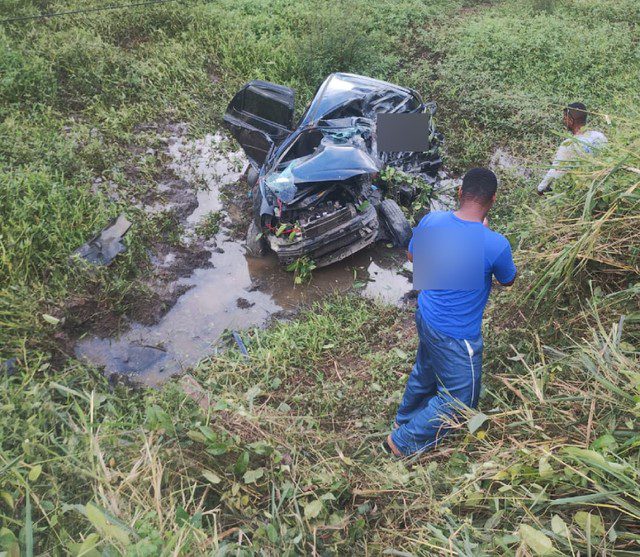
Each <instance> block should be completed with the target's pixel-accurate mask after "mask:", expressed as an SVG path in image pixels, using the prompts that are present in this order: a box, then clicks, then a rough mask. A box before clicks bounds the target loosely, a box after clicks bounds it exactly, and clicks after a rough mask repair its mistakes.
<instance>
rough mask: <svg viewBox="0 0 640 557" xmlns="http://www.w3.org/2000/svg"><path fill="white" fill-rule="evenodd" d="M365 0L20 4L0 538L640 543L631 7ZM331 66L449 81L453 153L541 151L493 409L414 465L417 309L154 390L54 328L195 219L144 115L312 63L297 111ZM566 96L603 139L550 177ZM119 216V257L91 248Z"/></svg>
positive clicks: (494, 379) (221, 358) (505, 182)
mask: <svg viewBox="0 0 640 557" xmlns="http://www.w3.org/2000/svg"><path fill="white" fill-rule="evenodd" d="M348 4H349V6H348V7H349V9H345V7H344V5H343V3H338V2H333V1H330V2H319V1H318V2H316V1H309V2H293V1H289V0H260V1H258V2H254V1H252V2H249V1H240V2H231V1H230V0H222V1H219V2H205V1H193V2H187V1H177V2H170V3H166V4H160V5H156V6H147V7H144V8H140V9H135V10H133V9H132V10H130V11H127V12H96V13H92V14H77V15H74V16H65V17H59V18H51V19H44V20H35V21H29V22H22V23H20V24H17V23H16V24H4V25H2V26H0V75H1V77H0V214H1V216H2V218H1V220H0V357H1V360H0V361H3V360H4V359H7V358H15V364H12V365H3V366H0V554H2V552H4V553H5V554H6V555H9V556H11V557H13V556H17V555H64V554H72V555H85V556H94V555H105V556H107V555H132V556H133V555H136V556H142V555H227V554H233V555H254V554H263V555H298V554H314V553H315V554H322V555H332V554H335V555H348V554H358V555H360V554H372V555H378V554H387V555H465V556H474V557H475V556H479V555H519V556H525V555H575V556H577V555H616V556H631V555H638V554H640V528H639V526H638V525H639V524H640V488H639V486H640V432H639V430H638V424H639V422H640V366H639V360H640V354H639V347H640V326H639V322H640V304H639V299H640V298H639V296H638V294H639V288H640V286H639V285H640V268H639V267H640V264H639V260H638V258H639V250H638V245H639V242H638V224H639V223H638V214H639V209H640V206H639V205H640V190H639V189H638V185H639V184H640V160H639V155H638V153H639V150H640V145H639V143H638V131H637V130H638V124H639V122H640V118H639V117H638V114H637V112H636V111H635V110H634V108H633V107H634V106H637V104H638V100H639V99H638V94H639V93H638V91H640V88H639V87H638V85H640V84H639V83H638V80H639V79H640V77H639V76H640V71H639V70H640V62H639V60H640V58H639V57H638V54H639V52H640V51H639V50H638V48H639V47H638V44H639V43H638V22H639V21H640V9H639V8H638V5H637V3H636V2H634V1H632V0H623V1H616V2H614V1H609V0H606V1H596V0H572V1H570V2H557V1H553V0H545V1H541V0H530V1H525V2H515V1H511V0H505V1H502V2H495V3H491V4H489V3H485V2H472V1H460V2H456V1H452V2H444V1H436V2H428V3H427V2H418V1H415V0H402V1H401V2H387V1H380V2H370V1H369V2H364V1H360V0H352V1H350V2H349V3H348ZM4 7H5V9H4V10H3V16H2V17H5V15H6V17H12V16H15V17H18V16H26V15H34V14H38V13H41V12H42V11H46V12H49V11H51V12H54V11H66V10H73V9H78V8H86V7H87V4H86V3H84V2H74V1H60V0H56V1H49V2H35V1H34V2H32V1H26V2H23V1H20V2H18V1H17V0H12V1H8V2H5V4H4ZM338 20H339V21H340V24H339V25H338V23H337V21H338ZM345 29H346V30H348V33H346V34H344V30H345ZM334 70H348V71H354V72H361V73H368V74H371V75H373V76H376V77H381V78H387V79H390V80H393V81H396V82H399V83H404V84H407V85H409V86H413V87H415V88H416V89H418V90H419V91H420V92H421V93H422V94H423V95H424V96H425V97H427V98H429V99H434V100H436V101H437V102H438V104H439V113H438V116H437V117H438V119H439V127H440V129H441V130H442V131H443V133H444V135H445V137H446V139H447V159H446V163H447V165H448V166H449V167H450V168H452V169H454V170H461V169H464V168H466V167H468V166H469V165H470V164H476V163H482V164H487V163H488V162H489V160H490V159H491V156H492V154H493V152H494V150H495V148H496V147H502V148H504V149H506V150H507V151H508V152H509V153H510V154H512V155H514V156H515V157H516V158H517V160H518V161H519V169H521V170H525V171H527V172H524V173H523V172H511V171H508V170H501V169H498V173H499V176H500V179H501V193H500V196H501V197H500V199H499V203H498V205H497V206H496V210H495V215H494V217H493V220H492V226H494V227H496V228H497V229H499V230H500V231H502V232H504V233H506V234H507V235H508V236H509V238H510V239H511V241H512V245H513V247H514V253H515V255H516V259H517V264H518V266H519V278H518V286H517V287H516V288H514V289H513V290H510V291H499V292H497V293H496V295H494V297H493V300H492V302H491V304H490V307H489V309H488V315H487V318H486V320H485V321H486V322H485V346H486V354H485V365H484V370H485V377H484V380H485V381H484V385H485V386H484V389H483V392H482V394H481V402H480V410H479V411H475V412H473V413H470V414H469V415H467V416H465V419H464V420H461V421H460V422H459V423H455V424H452V426H453V427H454V429H455V432H454V434H453V435H451V436H449V437H448V438H447V440H446V441H445V442H444V443H443V444H442V445H441V446H440V447H439V448H438V449H437V450H434V451H432V452H430V453H428V454H426V455H424V456H422V457H417V458H414V459H409V460H404V461H396V460H392V459H390V458H389V457H387V456H385V455H384V454H383V453H382V451H380V450H379V449H378V446H379V442H380V441H381V440H382V439H383V438H384V436H385V435H386V434H387V433H388V430H389V427H390V424H391V421H392V418H393V412H394V410H395V408H396V405H397V403H398V401H399V398H400V396H401V394H402V390H403V388H404V384H405V381H406V376H407V373H408V372H409V371H410V369H411V366H412V363H413V362H412V359H413V352H414V350H415V347H416V338H415V332H414V326H413V321H412V319H413V316H412V310H411V309H408V308H393V307H388V306H385V305H382V304H378V303H375V302H370V301H364V300H362V299H360V298H358V297H357V296H342V297H334V298H331V299H328V300H327V301H325V302H323V303H321V304H318V305H316V306H314V307H312V308H307V309H306V310H304V311H302V313H301V314H300V315H299V316H298V317H297V318H295V319H293V320H292V321H289V322H276V323H274V324H273V325H272V326H271V327H269V328H268V329H265V330H263V329H260V330H252V331H246V332H244V333H243V337H244V340H245V343H246V345H247V348H248V351H249V357H248V358H247V357H245V356H243V355H242V354H241V353H240V352H239V351H237V350H236V349H235V348H234V347H229V348H228V349H227V350H225V351H224V352H222V353H220V354H216V355H212V356H211V357H210V358H208V359H206V360H205V361H203V362H201V363H200V364H199V365H198V366H197V367H196V368H195V369H193V370H192V371H191V373H190V374H189V375H188V377H186V378H182V379H176V380H173V381H170V382H168V383H167V384H166V385H165V386H164V387H163V388H162V389H161V390H145V389H141V388H133V387H132V386H130V385H128V384H127V383H125V382H122V381H110V380H108V379H106V378H104V377H103V376H102V375H101V374H100V373H99V371H98V370H94V369H91V368H90V367H88V366H87V365H85V364H83V363H80V362H78V361H77V360H75V359H74V358H72V357H70V356H69V354H68V353H67V352H66V350H65V349H62V348H61V347H60V343H59V338H58V337H59V335H60V334H61V333H63V331H64V330H65V329H64V328H65V326H66V324H67V323H69V322H70V321H72V318H73V316H72V315H66V314H65V309H64V308H65V304H66V301H67V300H68V299H69V297H71V296H93V299H94V300H95V301H96V304H97V307H100V308H104V307H106V306H107V305H111V306H115V307H117V309H118V311H121V312H123V313H126V311H127V307H128V306H129V304H131V303H132V300H133V299H135V298H140V296H141V295H142V294H141V292H143V290H142V289H141V288H140V287H139V286H138V284H139V281H140V280H141V279H143V278H144V276H145V273H148V272H149V268H148V266H146V265H144V264H143V262H144V261H145V260H146V257H147V255H146V254H147V248H148V247H149V245H150V244H151V242H152V241H153V239H154V238H156V237H157V236H158V235H159V234H161V235H164V236H167V238H169V239H173V240H172V241H176V242H177V241H179V234H178V232H177V226H178V225H177V223H176V222H175V219H173V218H171V217H170V216H169V217H168V216H166V215H165V216H161V217H157V216H156V217H154V216H152V215H148V214H145V213H144V212H143V211H140V210H136V209H135V202H136V201H137V200H139V199H140V197H141V196H143V195H144V193H145V192H146V191H147V190H148V189H149V188H150V187H151V184H152V183H153V181H154V180H156V179H157V177H158V176H159V174H160V173H161V172H162V161H161V160H160V157H148V160H146V162H144V163H141V165H140V166H141V169H142V170H138V171H136V172H131V161H132V159H136V160H138V159H140V158H141V157H139V153H140V152H143V153H144V152H146V149H147V148H149V147H151V148H154V149H157V148H158V145H157V142H158V138H157V136H155V135H154V134H153V133H149V132H148V131H146V130H147V128H146V127H145V126H146V125H147V124H149V123H158V122H160V123H175V122H189V124H190V133H191V134H193V135H195V136H201V135H204V133H206V132H209V131H211V130H213V129H216V128H217V126H218V125H219V118H220V114H221V111H222V110H223V108H224V106H225V104H226V102H227V100H228V99H229V98H230V96H231V94H232V93H233V92H235V90H236V89H237V87H238V86H239V85H240V84H242V83H243V82H244V81H246V80H248V79H252V78H262V79H267V80H270V81H274V82H279V83H284V84H287V85H291V86H293V87H294V88H296V90H297V92H298V95H299V99H298V100H299V101H300V102H299V104H298V107H299V109H300V110H302V108H303V107H304V103H305V101H307V100H309V99H310V98H311V95H312V94H313V91H314V89H315V87H317V85H318V84H319V83H320V82H321V81H322V79H323V78H324V77H325V75H326V73H328V72H330V71H334ZM574 100H582V101H584V102H586V103H587V105H588V106H589V107H590V108H591V109H592V110H593V111H594V113H595V115H594V118H593V120H592V122H593V125H594V126H596V127H599V128H601V129H603V131H605V133H606V134H607V135H608V137H609V140H610V143H609V146H608V148H607V149H605V150H604V151H602V152H601V153H599V154H598V155H597V156H595V157H593V158H590V159H585V161H583V162H582V163H581V164H580V165H579V166H578V167H577V168H575V169H574V170H572V171H571V172H570V173H569V174H568V175H567V176H566V177H565V178H563V179H562V181H561V182H559V183H558V184H556V185H555V186H554V192H553V194H552V195H548V196H546V197H545V198H543V199H541V200H540V199H538V198H537V197H536V196H535V194H534V193H533V189H534V186H535V180H536V178H537V177H538V175H539V173H540V172H541V170H542V167H543V164H544V163H545V162H546V161H547V160H548V158H550V156H551V155H552V152H553V145H555V144H557V143H558V142H559V141H560V137H561V135H562V132H561V130H560V111H561V108H562V106H563V105H564V103H566V102H567V101H574ZM97 177H100V178H102V180H103V181H104V183H112V184H114V187H115V188H116V190H117V192H118V194H119V196H118V198H117V199H116V200H114V199H108V197H107V194H106V193H105V192H104V191H101V190H100V189H99V188H98V190H97V191H95V190H96V188H94V187H93V184H94V180H95V178H97ZM123 211H124V212H126V213H127V216H128V217H129V218H130V220H132V222H134V226H133V228H132V231H131V232H130V234H129V235H128V236H127V239H126V242H127V244H128V251H127V252H126V253H125V254H122V255H121V256H120V257H119V258H118V259H117V263H116V264H115V265H113V266H111V267H109V268H107V269H98V270H96V271H95V272H92V273H87V272H86V270H84V269H82V268H78V267H76V266H74V265H70V264H69V261H68V257H69V254H70V253H71V252H72V251H73V250H74V249H75V248H77V247H78V246H79V245H81V244H82V243H83V242H84V241H86V239H87V238H88V237H90V236H91V235H92V234H93V233H95V232H96V231H97V230H99V229H100V228H101V227H102V226H104V224H106V222H107V221H108V219H109V218H111V217H112V216H114V215H116V214H118V213H119V212H123ZM214 220H215V218H214V217H213V216H211V217H210V218H209V219H207V221H206V222H207V231H208V232H210V230H209V225H211V226H213V224H214V223H213V221H214ZM209 221H211V222H209ZM307 267H308V265H306V264H305V265H302V266H301V272H302V271H304V270H305V269H306V268H307ZM298 276H301V274H299V275H298ZM63 318H66V321H65V319H63Z"/></svg>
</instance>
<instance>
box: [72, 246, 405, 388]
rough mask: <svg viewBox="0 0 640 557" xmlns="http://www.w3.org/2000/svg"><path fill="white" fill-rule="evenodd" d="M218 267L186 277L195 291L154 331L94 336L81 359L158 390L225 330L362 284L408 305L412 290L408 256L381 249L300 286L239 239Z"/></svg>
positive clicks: (82, 347)
mask: <svg viewBox="0 0 640 557" xmlns="http://www.w3.org/2000/svg"><path fill="white" fill-rule="evenodd" d="M220 247H221V249H222V250H223V253H214V254H213V255H212V258H211V262H212V264H213V265H215V266H214V267H210V268H206V269H196V270H195V271H194V273H193V274H192V275H191V276H190V277H188V278H186V279H181V280H180V284H182V285H185V286H188V287H190V289H189V290H187V292H186V293H185V294H183V295H182V296H181V297H180V298H179V299H178V301H177V302H176V304H175V305H174V306H173V307H172V308H171V309H170V310H169V312H168V313H166V314H165V315H164V317H163V318H162V319H161V320H160V322H159V323H158V324H156V325H153V326H143V325H139V324H134V325H133V326H132V327H131V328H130V329H129V330H128V331H126V332H125V333H123V334H122V335H121V336H119V337H117V338H106V339H103V338H97V337H94V338H89V339H85V340H83V341H81V342H80V343H79V344H78V346H77V354H78V355H79V356H81V357H84V358H87V359H89V360H90V361H92V362H93V363H94V364H96V365H98V366H100V367H104V370H105V372H106V373H107V374H111V373H123V374H126V375H130V376H132V377H135V378H137V379H140V380H142V381H144V382H145V383H147V384H151V385H157V384H159V383H161V382H162V381H163V380H164V379H166V378H167V377H168V376H170V375H173V374H175V373H179V372H181V371H184V370H185V369H187V368H188V367H190V366H192V365H194V364H195V363H197V362H198V361H199V360H200V359H202V358H203V357H205V356H206V355H208V354H211V353H212V352H214V351H215V349H216V345H217V344H218V343H219V341H220V339H221V338H222V336H223V334H224V332H225V331H231V330H243V329H247V328H250V327H255V326H260V325H262V324H264V323H266V322H267V321H268V319H269V318H270V317H271V316H274V315H278V314H280V315H282V314H283V313H284V315H287V314H288V313H289V312H294V311H296V310H298V309H299V308H301V307H303V306H305V305H308V304H311V303H312V302H314V301H316V300H320V299H322V298H324V297H325V296H327V295H329V294H332V293H335V292H346V291H348V290H350V289H352V288H353V286H354V283H357V284H356V285H357V286H359V285H360V284H359V283H362V282H365V286H364V287H361V288H360V291H361V292H362V294H363V295H364V296H367V297H371V298H379V299H382V300H384V301H386V302H388V303H400V301H401V299H402V297H403V296H404V295H405V294H406V293H407V292H409V291H410V290H411V283H410V281H409V279H408V278H407V277H406V276H404V275H402V274H399V273H398V268H399V267H400V266H401V258H402V257H403V254H402V253H399V252H398V251H396V250H389V249H387V248H383V252H382V253H380V252H379V251H378V250H376V249H375V248H372V249H371V250H367V251H363V252H360V253H358V254H355V255H354V256H352V257H351V258H349V260H346V261H344V262H343V263H342V264H341V265H334V266H332V267H328V268H324V269H318V270H316V271H315V272H314V274H313V279H312V280H311V282H310V283H309V284H306V285H298V286H294V284H293V280H292V274H291V273H287V272H286V271H285V270H284V269H283V268H282V267H281V266H280V265H279V264H278V262H277V259H276V258H275V256H273V257H272V256H267V257H264V258H253V257H248V256H246V255H245V253H244V248H243V247H242V246H241V245H240V244H239V243H237V242H235V241H228V242H223V243H221V244H220Z"/></svg>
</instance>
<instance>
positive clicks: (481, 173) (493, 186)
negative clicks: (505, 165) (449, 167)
mask: <svg viewBox="0 0 640 557" xmlns="http://www.w3.org/2000/svg"><path fill="white" fill-rule="evenodd" d="M497 189H498V178H496V175H495V174H494V173H493V172H491V170H489V169H488V168H472V169H471V170H469V171H468V172H467V173H466V174H465V175H464V178H463V179H462V186H461V187H460V190H459V192H458V195H459V196H460V206H461V207H462V206H463V205H464V204H465V203H474V204H476V205H478V206H480V207H482V208H483V209H486V211H488V210H489V209H490V208H491V206H492V205H493V203H494V202H495V200H496V191H497Z"/></svg>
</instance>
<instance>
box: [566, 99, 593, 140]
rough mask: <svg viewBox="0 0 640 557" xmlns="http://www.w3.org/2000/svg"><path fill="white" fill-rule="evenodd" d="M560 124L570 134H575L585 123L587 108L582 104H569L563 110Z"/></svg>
mask: <svg viewBox="0 0 640 557" xmlns="http://www.w3.org/2000/svg"><path fill="white" fill-rule="evenodd" d="M562 122H563V123H564V125H565V127H566V128H567V129H568V130H569V131H570V132H571V133H576V132H577V131H579V130H580V128H582V127H583V126H584V125H585V124H586V123H587V107H586V106H585V105H584V104H582V103H571V104H570V105H568V106H567V107H566V108H565V109H564V113H563V118H562Z"/></svg>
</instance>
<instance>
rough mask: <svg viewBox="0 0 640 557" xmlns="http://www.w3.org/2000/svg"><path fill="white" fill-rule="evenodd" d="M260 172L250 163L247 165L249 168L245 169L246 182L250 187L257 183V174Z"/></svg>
mask: <svg viewBox="0 0 640 557" xmlns="http://www.w3.org/2000/svg"><path fill="white" fill-rule="evenodd" d="M259 175H260V172H259V171H258V170H256V169H255V168H254V167H253V166H252V165H249V170H247V184H248V185H249V187H250V188H253V186H255V185H256V184H257V183H258V176H259Z"/></svg>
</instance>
